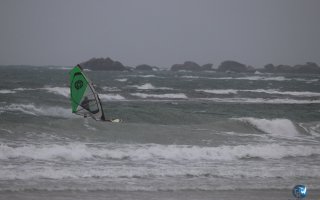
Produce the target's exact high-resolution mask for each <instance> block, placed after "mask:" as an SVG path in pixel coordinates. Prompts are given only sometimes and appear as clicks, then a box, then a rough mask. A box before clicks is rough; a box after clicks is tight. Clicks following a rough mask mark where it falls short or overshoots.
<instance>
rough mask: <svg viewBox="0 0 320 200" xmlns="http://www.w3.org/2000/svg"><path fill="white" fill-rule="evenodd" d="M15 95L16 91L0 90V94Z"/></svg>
mask: <svg viewBox="0 0 320 200" xmlns="http://www.w3.org/2000/svg"><path fill="white" fill-rule="evenodd" d="M13 93H16V91H13V90H0V94H13Z"/></svg>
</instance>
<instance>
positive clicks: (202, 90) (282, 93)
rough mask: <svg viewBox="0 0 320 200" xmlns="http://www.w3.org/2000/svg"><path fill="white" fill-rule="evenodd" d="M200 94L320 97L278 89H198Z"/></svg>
mask: <svg viewBox="0 0 320 200" xmlns="http://www.w3.org/2000/svg"><path fill="white" fill-rule="evenodd" d="M195 91H198V92H205V93H211V94H237V93H238V92H253V93H266V94H280V95H290V96H299V97H320V93H318V92H309V91H303V92H301V91H279V90H276V89H268V90H265V89H256V90H236V89H223V90H219V89H216V90H210V89H196V90H195Z"/></svg>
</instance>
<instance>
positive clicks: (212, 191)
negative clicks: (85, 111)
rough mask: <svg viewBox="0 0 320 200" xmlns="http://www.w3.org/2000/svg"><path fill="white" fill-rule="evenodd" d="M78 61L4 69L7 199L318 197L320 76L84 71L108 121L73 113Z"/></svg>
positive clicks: (0, 74)
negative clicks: (73, 73) (303, 191)
mask: <svg viewBox="0 0 320 200" xmlns="http://www.w3.org/2000/svg"><path fill="white" fill-rule="evenodd" d="M70 70H71V67H32V66H29V67H27V66H2V67H0V79H1V81H0V199H49V200H50V199H69V200H75V199H95V200H96V199H137V200H147V199H154V200H159V199H181V200H182V199H183V200H188V199H190V200H191V199H286V200H288V199H294V197H293V196H292V193H291V190H292V188H293V187H294V186H295V185H297V184H303V185H306V186H307V188H308V190H309V194H308V195H309V196H307V198H306V199H316V198H318V197H319V196H320V78H319V76H318V75H310V74H309V75H306V74H261V73H258V74H230V73H216V72H170V71H155V72H137V71H135V72H110V71H103V72H101V71H99V72H97V71H86V73H87V75H88V76H89V77H90V78H91V80H92V81H93V83H94V84H95V87H96V90H97V91H98V93H99V94H100V99H101V100H102V105H103V108H104V112H105V115H106V117H107V118H120V119H122V120H123V122H122V123H107V122H100V121H94V120H92V119H90V118H82V117H80V116H77V115H74V114H72V113H71V105H70V101H69V77H68V72H69V71H70Z"/></svg>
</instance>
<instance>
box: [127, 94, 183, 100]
mask: <svg viewBox="0 0 320 200" xmlns="http://www.w3.org/2000/svg"><path fill="white" fill-rule="evenodd" d="M130 95H132V96H137V97H140V98H144V99H145V98H160V99H187V98H188V97H187V96H186V95H185V94H183V93H176V94H146V93H131V94H130Z"/></svg>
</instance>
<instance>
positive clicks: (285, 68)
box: [262, 62, 320, 74]
mask: <svg viewBox="0 0 320 200" xmlns="http://www.w3.org/2000/svg"><path fill="white" fill-rule="evenodd" d="M262 71H263V72H268V73H306V74H313V73H315V74H318V73H320V67H319V66H318V65H317V64H316V63H313V62H307V63H306V64H304V65H295V66H293V67H292V66H289V65H278V66H274V65H272V64H268V65H266V66H264V68H263V70H262Z"/></svg>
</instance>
